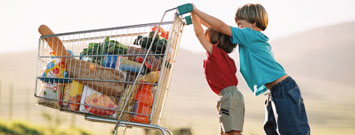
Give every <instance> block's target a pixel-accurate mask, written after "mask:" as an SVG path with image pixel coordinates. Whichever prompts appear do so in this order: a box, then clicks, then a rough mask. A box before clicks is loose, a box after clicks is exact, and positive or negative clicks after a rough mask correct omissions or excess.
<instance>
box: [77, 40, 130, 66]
mask: <svg viewBox="0 0 355 135" xmlns="http://www.w3.org/2000/svg"><path fill="white" fill-rule="evenodd" d="M127 50H128V46H127V45H124V44H121V43H120V42H118V41H116V40H110V38H109V37H105V39H104V41H103V42H101V43H89V46H88V48H84V49H83V51H82V52H81V53H80V55H81V58H84V57H85V60H88V61H90V62H94V63H97V64H101V65H102V64H104V58H105V57H104V56H103V55H105V54H126V53H127ZM93 55H102V56H93Z"/></svg>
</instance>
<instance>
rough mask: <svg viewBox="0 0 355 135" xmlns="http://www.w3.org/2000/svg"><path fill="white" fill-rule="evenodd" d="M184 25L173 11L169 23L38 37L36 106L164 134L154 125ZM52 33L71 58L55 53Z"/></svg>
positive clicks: (164, 94) (162, 102)
mask: <svg viewBox="0 0 355 135" xmlns="http://www.w3.org/2000/svg"><path fill="white" fill-rule="evenodd" d="M164 15H165V13H164ZM163 18H164V16H163ZM185 24H186V23H185V22H184V19H183V18H182V16H181V15H178V14H177V13H175V14H174V17H173V20H172V21H165V22H163V19H162V21H161V22H159V23H147V24H139V25H130V26H122V27H113V28H104V29H95V30H87V31H77V32H69V33H60V34H54V35H44V36H41V37H40V39H39V46H38V65H37V79H36V87H35V97H37V98H38V104H40V105H43V106H46V107H51V108H54V109H58V110H60V111H65V112H69V113H76V114H81V115H84V116H85V118H86V119H87V120H91V121H97V122H108V123H117V125H116V127H117V126H127V125H129V126H138V127H146V128H157V129H160V130H161V131H162V132H163V133H164V132H165V131H163V130H165V129H164V128H162V127H160V126H158V125H159V122H160V118H161V115H162V111H163V106H164V102H165V98H166V95H167V91H168V88H169V83H170V79H171V75H172V72H173V71H172V70H173V67H174V62H175V57H176V53H177V49H178V46H179V41H180V38H181V35H182V30H183V27H184V25H185ZM54 37H56V38H59V39H60V41H61V42H62V44H63V45H64V47H65V48H66V49H67V50H68V52H69V53H70V55H71V56H57V55H56V52H54V51H53V50H52V48H51V47H49V44H48V42H55V40H51V38H54ZM45 39H47V41H46V40H45ZM93 71H96V72H93ZM167 132H168V133H169V134H171V132H170V131H167ZM164 134H165V133H164Z"/></svg>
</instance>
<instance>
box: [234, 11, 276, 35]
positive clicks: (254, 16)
mask: <svg viewBox="0 0 355 135" xmlns="http://www.w3.org/2000/svg"><path fill="white" fill-rule="evenodd" d="M234 19H235V22H237V21H238V20H246V21H248V22H249V23H254V22H256V26H257V27H258V28H260V29H262V30H263V31H264V30H265V29H266V27H267V25H268V21H269V18H268V15H267V12H266V10H265V8H264V7H263V6H262V5H261V4H246V5H244V6H242V7H240V8H238V9H237V12H236V14H235V17H234Z"/></svg>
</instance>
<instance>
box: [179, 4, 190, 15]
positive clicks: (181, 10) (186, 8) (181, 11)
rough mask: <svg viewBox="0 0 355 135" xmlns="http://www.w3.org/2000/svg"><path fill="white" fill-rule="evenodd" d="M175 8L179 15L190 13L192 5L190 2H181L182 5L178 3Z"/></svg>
mask: <svg viewBox="0 0 355 135" xmlns="http://www.w3.org/2000/svg"><path fill="white" fill-rule="evenodd" d="M177 8H178V11H179V15H183V14H186V13H190V12H192V10H193V6H192V4H191V3H186V4H183V5H180V6H178V7H177Z"/></svg>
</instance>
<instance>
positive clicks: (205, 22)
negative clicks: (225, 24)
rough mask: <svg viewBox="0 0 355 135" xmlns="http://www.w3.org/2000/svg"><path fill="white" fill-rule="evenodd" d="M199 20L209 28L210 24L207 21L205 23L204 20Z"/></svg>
mask: <svg viewBox="0 0 355 135" xmlns="http://www.w3.org/2000/svg"><path fill="white" fill-rule="evenodd" d="M200 22H201V24H202V25H204V26H206V27H207V28H211V26H210V25H209V24H208V23H206V22H205V21H203V20H202V19H200Z"/></svg>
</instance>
